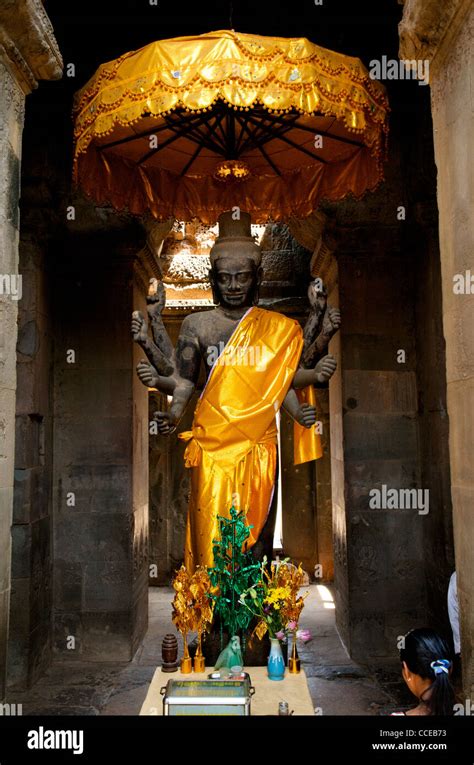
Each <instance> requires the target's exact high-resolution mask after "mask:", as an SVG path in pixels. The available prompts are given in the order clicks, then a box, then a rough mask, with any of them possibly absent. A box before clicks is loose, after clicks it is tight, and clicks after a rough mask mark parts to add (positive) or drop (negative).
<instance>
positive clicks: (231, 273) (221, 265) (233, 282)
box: [211, 255, 261, 308]
mask: <svg viewBox="0 0 474 765" xmlns="http://www.w3.org/2000/svg"><path fill="white" fill-rule="evenodd" d="M260 281H261V269H260V268H257V267H256V265H255V262H254V261H253V260H252V259H251V258H245V257H243V258H239V257H237V256H235V255H229V256H227V255H221V257H219V258H218V259H217V260H216V262H215V263H214V266H213V268H212V270H211V282H212V286H213V289H214V293H215V297H216V299H217V300H218V302H219V303H220V304H221V306H223V307H227V308H242V307H247V306H249V307H250V306H252V305H253V304H254V298H255V294H256V292H257V289H258V286H259V284H260Z"/></svg>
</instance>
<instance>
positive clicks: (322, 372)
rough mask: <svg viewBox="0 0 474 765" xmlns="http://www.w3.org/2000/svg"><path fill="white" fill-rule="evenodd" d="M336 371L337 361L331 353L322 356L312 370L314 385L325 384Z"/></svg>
mask: <svg viewBox="0 0 474 765" xmlns="http://www.w3.org/2000/svg"><path fill="white" fill-rule="evenodd" d="M336 369H337V361H336V359H335V358H334V356H333V355H332V354H331V353H328V355H327V356H323V358H322V359H321V361H318V363H317V364H316V366H315V368H314V378H315V382H316V383H320V384H322V383H326V382H327V381H328V380H329V379H330V378H331V377H332V376H333V374H334V372H335V371H336Z"/></svg>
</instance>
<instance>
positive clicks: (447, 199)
mask: <svg viewBox="0 0 474 765" xmlns="http://www.w3.org/2000/svg"><path fill="white" fill-rule="evenodd" d="M399 32H400V58H402V59H410V60H411V59H417V60H428V61H429V62H430V88H431V109H432V116H433V129H434V143H435V160H436V165H437V169H438V208H439V233H440V250H441V269H442V291H443V325H444V335H445V340H446V372H447V403H448V415H449V427H450V434H449V445H450V466H451V479H452V483H451V495H452V502H453V525H454V543H455V557H456V571H457V581H458V598H459V605H460V621H461V643H462V663H463V683H464V691H465V694H466V696H470V697H471V698H472V697H473V695H474V533H473V532H474V521H473V506H474V478H473V473H472V440H473V433H474V320H473V308H474V284H473V281H474V279H473V277H474V265H473V225H472V210H473V207H474V200H473V177H474V167H473V165H474V161H473V158H472V151H469V148H468V147H469V146H470V145H471V144H472V135H473V113H474V110H473V94H472V69H473V37H474V8H473V6H472V2H470V0H450V2H443V3H440V2H438V0H407V2H406V3H405V8H404V13H403V19H402V22H401V24H400V27H399Z"/></svg>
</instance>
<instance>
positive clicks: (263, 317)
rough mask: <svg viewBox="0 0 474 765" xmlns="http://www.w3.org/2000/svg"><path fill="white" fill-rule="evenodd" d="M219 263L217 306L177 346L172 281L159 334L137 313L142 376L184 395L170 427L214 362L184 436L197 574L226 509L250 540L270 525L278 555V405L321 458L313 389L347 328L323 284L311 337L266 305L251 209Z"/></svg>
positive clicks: (163, 418)
mask: <svg viewBox="0 0 474 765" xmlns="http://www.w3.org/2000/svg"><path fill="white" fill-rule="evenodd" d="M210 258H211V271H210V282H211V286H212V291H213V297H214V302H215V304H216V307H215V308H213V309H212V310H209V311H200V312H193V313H192V314H190V315H188V316H187V317H186V318H185V319H184V321H183V324H182V327H181V332H180V335H179V339H178V342H177V345H176V349H175V348H174V347H173V345H172V343H171V341H170V339H169V337H168V334H167V331H166V329H165V327H164V324H163V320H162V316H161V312H162V310H163V308H164V305H165V291H164V286H163V284H162V283H161V282H156V284H155V286H154V289H152V291H151V294H150V295H149V297H148V301H147V302H148V310H147V312H148V318H149V322H150V324H151V330H152V335H153V340H151V339H150V337H149V336H148V326H147V322H146V320H145V318H144V316H143V315H142V314H141V313H140V312H138V311H135V312H134V313H133V316H132V335H133V339H134V340H135V341H136V342H137V343H138V344H139V345H140V346H141V348H142V349H143V350H144V352H145V354H146V356H147V358H148V361H141V362H140V363H139V364H138V367H137V372H138V375H139V377H140V380H141V381H142V383H143V384H144V385H146V386H148V387H153V388H157V389H158V390H159V391H161V392H162V393H164V394H165V395H168V396H172V400H171V404H170V407H169V411H166V412H155V415H154V417H155V420H156V421H157V424H158V431H159V433H161V434H163V435H169V434H171V433H173V432H174V431H175V430H176V428H177V426H178V424H179V421H180V419H181V417H182V415H183V413H184V411H185V408H186V406H187V404H188V402H189V401H190V399H191V397H192V395H193V393H194V391H195V389H196V384H197V381H198V377H199V371H200V366H201V362H202V361H204V364H205V368H206V379H207V382H206V385H205V388H204V390H203V392H202V394H201V397H200V399H199V402H198V405H197V407H196V410H195V414H194V420H193V428H192V430H191V431H187V432H186V433H180V434H179V437H180V438H182V439H183V440H186V441H187V442H188V445H187V448H186V451H185V462H186V466H187V467H190V468H191V469H192V473H191V499H190V505H189V511H188V522H187V531H186V547H185V556H184V558H185V565H186V568H188V570H190V571H191V572H192V571H193V570H194V569H195V567H196V566H197V565H205V566H211V565H212V564H213V555H212V540H213V539H214V538H216V536H217V516H218V515H227V514H228V512H229V509H230V507H231V505H232V504H233V505H234V506H235V507H237V508H238V509H240V510H243V511H244V512H245V513H246V516H247V522H248V523H249V525H251V526H252V529H251V535H250V538H249V545H250V546H252V545H256V543H257V542H258V540H259V537H260V535H261V534H262V532H263V530H264V528H265V530H266V538H267V539H268V545H267V552H270V555H271V549H270V550H269V551H268V546H270V548H271V544H272V540H273V531H272V529H271V525H272V524H271V517H272V515H273V513H272V512H271V509H273V510H274V509H275V507H276V505H275V502H273V503H272V497H273V486H274V482H275V474H276V466H277V460H276V428H275V412H276V410H278V409H279V408H280V407H283V409H284V410H285V411H287V412H288V414H289V415H290V416H291V417H292V418H293V420H294V421H295V423H297V426H296V427H295V439H296V438H297V437H301V439H302V441H301V443H302V444H306V445H305V446H304V448H303V452H304V453H306V454H307V455H309V456H306V457H302V458H301V459H300V461H305V460H306V459H314V458H315V456H320V453H321V452H319V454H316V453H315V452H314V449H313V448H312V446H311V445H310V443H309V441H308V440H306V441H304V439H305V438H306V439H308V437H313V435H314V431H315V429H314V428H313V427H312V426H313V425H314V423H315V422H316V418H317V415H316V408H315V406H314V403H313V402H314V399H312V398H311V396H309V397H308V396H304V395H303V393H304V391H312V386H313V385H314V386H323V385H325V384H326V383H327V381H328V380H329V378H330V377H331V376H332V374H333V373H334V371H335V369H336V360H335V359H334V357H333V356H332V355H330V354H329V355H327V354H326V352H327V346H328V343H329V341H330V339H331V337H332V336H333V335H334V333H335V332H336V331H337V330H338V329H339V326H340V314H339V311H338V310H337V309H335V308H331V307H330V306H328V304H327V295H326V292H325V290H324V288H323V287H322V285H321V284H320V280H316V281H315V282H312V283H311V284H310V286H309V290H308V297H309V302H310V306H311V310H310V315H309V318H308V321H307V323H306V326H305V329H304V332H303V333H302V331H301V328H300V326H299V324H298V323H297V322H296V321H295V320H293V319H290V318H288V317H286V316H284V315H283V314H280V313H278V312H276V311H268V310H264V309H261V308H258V299H259V298H258V295H259V286H260V284H261V280H262V268H261V265H260V263H261V251H260V247H259V246H258V245H257V244H256V242H255V240H254V238H253V237H252V236H251V229H250V216H249V215H248V214H247V213H243V212H241V213H240V219H239V220H234V219H233V217H232V214H231V213H230V212H229V213H223V214H222V215H221V216H220V218H219V236H218V238H217V239H216V242H215V244H214V247H213V248H212V250H211V253H210ZM302 389H303V390H302ZM298 428H299V429H298ZM318 438H319V437H318ZM295 454H296V450H295ZM311 455H312V456H311ZM275 495H276V492H275ZM269 523H270V527H269ZM273 523H274V519H273ZM262 552H263V551H262Z"/></svg>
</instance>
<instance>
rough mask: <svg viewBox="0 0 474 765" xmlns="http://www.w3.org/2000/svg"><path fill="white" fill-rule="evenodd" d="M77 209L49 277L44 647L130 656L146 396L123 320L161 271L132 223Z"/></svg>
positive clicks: (139, 614)
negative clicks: (49, 525)
mask: <svg viewBox="0 0 474 765" xmlns="http://www.w3.org/2000/svg"><path fill="white" fill-rule="evenodd" d="M85 212H86V211H85V210H84V211H83V213H82V214H81V215H80V216H79V218H80V220H79V219H78V222H77V224H76V226H75V227H73V226H72V225H71V229H70V237H69V239H68V240H66V241H65V243H64V250H65V251H67V252H68V253H69V256H70V257H69V258H68V259H65V260H62V261H61V262H58V263H57V264H56V267H55V269H54V277H53V279H54V282H53V287H54V295H55V306H54V315H55V317H56V318H57V323H56V324H55V359H54V424H53V437H54V471H53V513H54V650H55V652H56V653H57V654H62V655H63V656H65V657H67V658H68V659H72V660H83V661H97V660H101V661H129V660H131V659H132V658H133V655H134V653H135V652H136V650H137V648H138V645H139V643H140V641H141V640H142V638H143V636H144V634H145V631H146V628H147V624H148V542H149V540H148V489H149V481H148V429H149V416H148V392H147V390H146V388H144V386H143V385H142V384H141V383H140V381H139V380H138V378H137V376H136V372H135V368H136V364H137V362H138V360H139V358H140V357H141V356H142V354H141V353H140V352H139V349H138V347H137V346H136V345H135V344H134V343H133V341H132V337H131V334H130V317H131V314H132V310H134V309H138V310H141V311H142V312H144V311H146V304H145V296H146V292H147V287H148V283H149V279H150V278H152V277H154V278H157V277H159V275H160V273H159V269H158V267H157V264H156V261H155V260H154V258H153V256H152V254H151V253H150V251H149V250H148V249H147V248H144V249H143V250H142V251H141V252H140V253H139V255H138V256H137V255H136V254H135V252H136V244H135V242H136V237H137V234H138V232H137V231H136V226H135V224H134V223H133V222H131V221H128V222H127V220H126V219H124V220H122V221H121V220H120V219H116V218H115V216H114V217H111V219H110V221H109V222H108V225H106V226H105V230H104V231H100V230H99V229H98V228H94V226H93V220H92V221H90V228H89V227H88V225H89V223H88V221H86V219H85V217H84V216H85ZM89 215H90V216H92V218H93V217H94V210H92V209H90V210H89ZM97 218H99V216H97ZM114 221H115V225H116V228H115V229H114ZM86 223H87V225H86ZM96 225H97V226H99V223H98V221H96Z"/></svg>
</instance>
